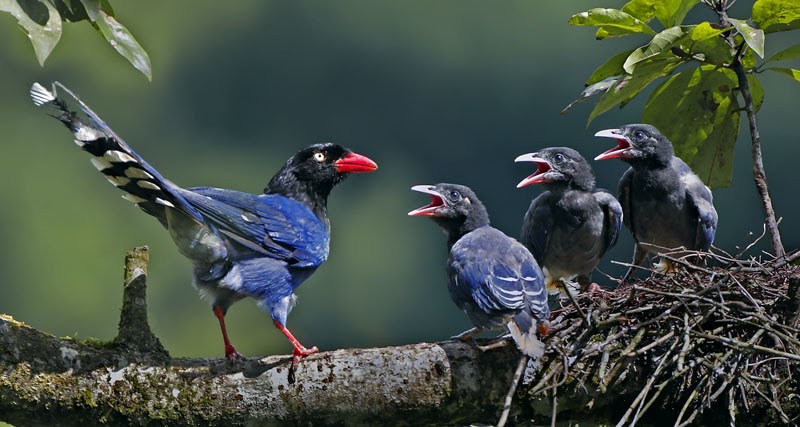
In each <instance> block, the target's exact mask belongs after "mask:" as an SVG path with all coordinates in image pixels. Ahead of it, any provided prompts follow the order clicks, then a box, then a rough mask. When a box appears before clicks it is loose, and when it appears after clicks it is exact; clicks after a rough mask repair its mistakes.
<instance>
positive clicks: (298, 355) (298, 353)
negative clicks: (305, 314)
mask: <svg viewBox="0 0 800 427" xmlns="http://www.w3.org/2000/svg"><path fill="white" fill-rule="evenodd" d="M272 323H273V324H275V327H276V328H278V329H280V331H281V332H283V334H284V335H286V338H289V342H291V343H292V345H293V346H294V352H292V367H294V366H295V365H297V362H299V361H300V359H302V358H304V357H306V356H308V355H310V354H314V353H318V352H319V349H318V348H317V346H314V347H311V348H305V347H304V346H303V344H300V341H298V340H297V338H295V337H294V335H292V333H291V332H289V329H287V328H286V326H283V324H282V323H281V322H278V321H277V320H274V319H273V320H272Z"/></svg>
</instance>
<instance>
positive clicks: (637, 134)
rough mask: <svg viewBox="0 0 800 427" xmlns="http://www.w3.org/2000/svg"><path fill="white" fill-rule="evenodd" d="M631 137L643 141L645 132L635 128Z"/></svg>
mask: <svg viewBox="0 0 800 427" xmlns="http://www.w3.org/2000/svg"><path fill="white" fill-rule="evenodd" d="M633 139H635V140H637V141H644V140H645V133H644V132H642V131H640V130H637V131H636V132H634V133H633Z"/></svg>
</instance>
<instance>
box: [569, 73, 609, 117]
mask: <svg viewBox="0 0 800 427" xmlns="http://www.w3.org/2000/svg"><path fill="white" fill-rule="evenodd" d="M618 79H619V76H612V77H608V78H606V79H604V80H601V81H599V82H597V83H595V84H592V85H589V86H587V87H586V88H585V89H583V91H582V92H581V95H580V96H579V97H578V99H576V100H574V101H572V102H570V103H569V105H567V106H566V107H564V108H563V109H562V110H561V114H567V113H569V110H571V109H572V107H574V106H575V104H577V103H579V102H583V101H586V100H587V99H589V98H591V97H593V96H595V95H597V94H598V93H605V92H606V91H607V90H608V88H610V87H611V86H613V85H614V84H615V83H616V82H617V80H618Z"/></svg>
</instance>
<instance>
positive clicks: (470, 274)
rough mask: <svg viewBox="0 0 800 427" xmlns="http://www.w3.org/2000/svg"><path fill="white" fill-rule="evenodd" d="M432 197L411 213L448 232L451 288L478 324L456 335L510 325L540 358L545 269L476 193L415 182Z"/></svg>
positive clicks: (524, 345) (547, 312)
mask: <svg viewBox="0 0 800 427" xmlns="http://www.w3.org/2000/svg"><path fill="white" fill-rule="evenodd" d="M411 189H412V190H414V191H419V192H421V193H426V194H429V195H430V196H431V203H430V204H428V205H426V206H423V207H421V208H419V209H415V210H413V211H411V212H409V213H408V215H410V216H427V217H429V218H431V219H432V220H433V221H434V222H436V224H438V225H439V226H440V227H442V229H444V231H445V233H446V234H447V247H448V249H449V256H448V258H447V276H448V282H447V289H448V290H449V292H450V298H451V299H452V300H453V302H454V303H455V304H456V305H457V306H458V308H460V309H461V310H463V311H464V312H465V313H466V314H467V317H469V319H470V321H471V322H472V324H473V325H475V327H476V328H475V329H471V330H469V331H467V332H465V333H463V334H461V335H459V336H458V338H459V339H462V340H468V339H470V338H471V337H472V336H473V335H474V334H476V333H478V332H481V331H483V330H487V329H496V328H501V327H503V326H506V327H507V328H508V330H509V331H510V332H511V336H512V338H513V339H514V341H515V342H516V343H517V347H519V349H520V351H522V352H523V353H525V354H526V355H528V356H531V357H534V358H539V357H541V356H542V355H543V354H544V343H542V342H541V341H540V340H539V338H538V337H537V333H545V332H546V329H547V321H548V317H549V316H550V308H549V307H548V305H547V293H546V292H545V288H544V281H543V277H542V271H541V270H540V269H539V265H538V264H536V260H535V259H534V258H533V256H532V255H531V253H530V252H528V250H527V249H525V247H524V246H522V244H520V243H519V242H517V241H516V240H514V239H512V238H510V237H508V236H506V235H505V234H504V233H503V232H502V231H500V230H498V229H496V228H494V227H492V226H491V225H489V214H488V213H487V211H486V208H485V207H484V206H483V203H481V201H480V200H478V197H477V196H476V195H475V193H474V192H473V191H472V190H471V189H469V188H468V187H465V186H463V185H456V184H436V185H417V186H414V187H412V188H411Z"/></svg>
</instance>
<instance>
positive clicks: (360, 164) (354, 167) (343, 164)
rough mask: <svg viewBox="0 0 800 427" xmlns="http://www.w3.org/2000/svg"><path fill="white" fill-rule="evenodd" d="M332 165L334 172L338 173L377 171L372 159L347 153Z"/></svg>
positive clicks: (376, 165)
mask: <svg viewBox="0 0 800 427" xmlns="http://www.w3.org/2000/svg"><path fill="white" fill-rule="evenodd" d="M333 164H334V165H336V172H339V173H365V172H373V171H375V170H376V169H378V164H377V163H375V162H374V161H372V159H370V158H369V157H367V156H363V155H361V154H358V153H353V152H350V153H347V155H346V156H344V157H342V158H341V159H339V160H337V161H335V162H334V163H333Z"/></svg>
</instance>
